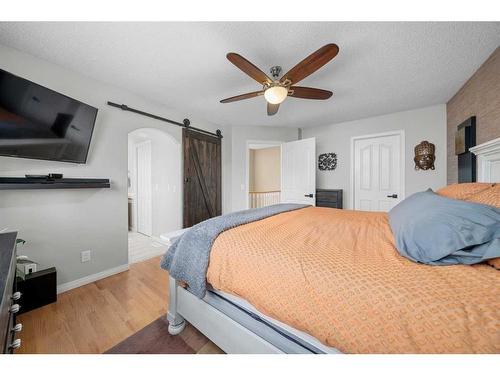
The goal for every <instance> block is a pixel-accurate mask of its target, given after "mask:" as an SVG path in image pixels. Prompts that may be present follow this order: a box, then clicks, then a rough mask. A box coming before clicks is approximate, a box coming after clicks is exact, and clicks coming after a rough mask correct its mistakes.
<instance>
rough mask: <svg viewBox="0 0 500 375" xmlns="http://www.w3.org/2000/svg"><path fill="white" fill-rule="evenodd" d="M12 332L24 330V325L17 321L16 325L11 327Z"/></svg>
mask: <svg viewBox="0 0 500 375" xmlns="http://www.w3.org/2000/svg"><path fill="white" fill-rule="evenodd" d="M10 330H11V331H12V332H21V331H22V330H23V325H22V324H21V323H17V324H16V325H15V326H14V327H12V328H11V329H10Z"/></svg>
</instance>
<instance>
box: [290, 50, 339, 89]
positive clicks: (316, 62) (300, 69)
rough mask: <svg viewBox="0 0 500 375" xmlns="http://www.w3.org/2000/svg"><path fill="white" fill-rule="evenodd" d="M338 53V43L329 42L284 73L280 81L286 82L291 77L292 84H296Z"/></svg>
mask: <svg viewBox="0 0 500 375" xmlns="http://www.w3.org/2000/svg"><path fill="white" fill-rule="evenodd" d="M337 53H339V47H338V46H337V45H336V44H334V43H331V44H327V45H326V46H323V47H321V48H320V49H319V50H317V51H316V52H313V53H312V54H310V55H309V56H307V57H306V58H305V59H304V60H302V61H301V62H299V63H298V64H297V65H295V66H294V67H293V68H292V69H291V70H289V71H288V72H287V73H286V74H284V75H283V77H282V78H281V79H280V81H281V82H285V80H287V79H289V80H290V81H291V82H292V84H296V83H298V82H299V81H301V80H303V79H304V78H306V77H307V76H309V75H311V74H312V73H314V72H315V71H316V70H318V69H319V68H321V67H322V66H323V65H325V64H326V63H327V62H328V61H330V60H331V59H333V58H334V57H335V56H337Z"/></svg>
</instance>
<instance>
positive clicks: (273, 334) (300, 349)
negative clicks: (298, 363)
mask: <svg viewBox="0 0 500 375" xmlns="http://www.w3.org/2000/svg"><path fill="white" fill-rule="evenodd" d="M204 300H205V302H207V303H208V304H209V305H211V306H213V307H215V308H216V309H217V310H219V311H221V312H222V313H224V314H225V315H227V316H228V317H230V318H231V319H233V320H234V321H236V322H237V323H239V324H241V325H242V326H244V327H245V328H247V329H249V330H250V331H252V332H253V333H254V334H256V335H258V336H259V337H261V338H262V339H264V340H266V341H268V342H269V343H271V344H273V345H274V346H275V347H277V348H278V349H280V350H282V351H283V352H284V353H288V354H311V353H314V354H340V352H339V351H338V350H337V349H335V348H332V347H329V346H326V345H324V344H322V343H321V342H320V341H319V340H317V339H316V338H314V337H313V336H311V335H309V334H307V333H306V332H302V331H299V330H298V329H295V328H293V327H290V326H289V325H287V324H285V323H283V322H280V321H278V320H276V319H273V318H271V317H270V316H267V315H266V314H263V313H262V312H260V311H259V310H257V309H256V308H255V307H254V306H252V305H251V304H250V303H249V302H248V301H245V300H244V299H243V298H239V297H236V296H233V295H231V294H229V293H225V292H222V291H220V290H215V289H213V288H210V289H209V290H208V291H207V295H206V296H205V298H204Z"/></svg>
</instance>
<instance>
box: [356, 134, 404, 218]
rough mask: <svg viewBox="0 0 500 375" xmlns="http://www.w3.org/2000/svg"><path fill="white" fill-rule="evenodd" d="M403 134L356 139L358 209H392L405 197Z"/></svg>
mask: <svg viewBox="0 0 500 375" xmlns="http://www.w3.org/2000/svg"><path fill="white" fill-rule="evenodd" d="M402 138H403V134H402V133H397V134H389V135H379V136H377V135H374V136H370V137H365V138H355V139H353V147H354V153H353V156H354V161H353V165H354V191H353V193H354V207H353V208H354V209H355V210H362V211H389V210H390V209H391V208H392V207H394V206H395V205H396V204H397V203H399V202H400V201H401V200H402V199H403V198H404V196H403V195H404V189H403V185H404V170H403V167H404V149H403V145H404V142H403V139H402Z"/></svg>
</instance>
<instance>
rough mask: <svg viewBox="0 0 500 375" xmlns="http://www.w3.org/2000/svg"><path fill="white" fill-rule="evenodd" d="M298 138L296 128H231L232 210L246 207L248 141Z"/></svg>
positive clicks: (288, 140)
mask: <svg viewBox="0 0 500 375" xmlns="http://www.w3.org/2000/svg"><path fill="white" fill-rule="evenodd" d="M297 139H298V129H297V128H285V127H281V128H278V127H266V126H252V127H240V126H234V127H233V128H232V152H231V155H232V158H231V163H232V169H231V170H232V172H231V175H232V176H231V177H232V197H231V198H232V204H231V210H232V211H239V210H244V209H246V208H247V201H248V197H247V186H246V184H247V173H248V172H247V166H248V163H247V158H248V149H247V145H248V142H249V141H281V142H290V141H296V140H297Z"/></svg>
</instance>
